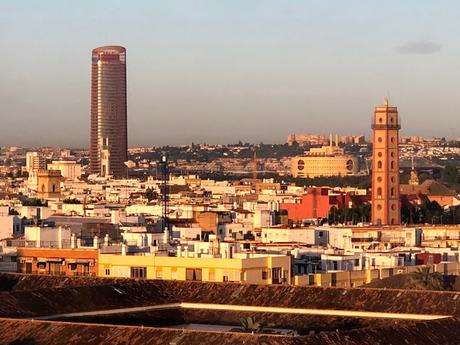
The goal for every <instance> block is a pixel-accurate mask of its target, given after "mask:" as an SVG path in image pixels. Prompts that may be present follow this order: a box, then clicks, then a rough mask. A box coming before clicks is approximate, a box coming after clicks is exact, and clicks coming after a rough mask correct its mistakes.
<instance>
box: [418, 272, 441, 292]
mask: <svg viewBox="0 0 460 345" xmlns="http://www.w3.org/2000/svg"><path fill="white" fill-rule="evenodd" d="M430 271H431V267H430V266H425V267H420V268H417V270H416V271H415V272H413V273H412V278H413V279H414V280H415V282H416V284H417V285H418V286H422V287H424V288H426V289H428V290H443V289H444V287H443V285H444V284H443V278H442V275H441V274H439V273H438V272H433V273H430Z"/></svg>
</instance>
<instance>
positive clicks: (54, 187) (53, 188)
mask: <svg viewBox="0 0 460 345" xmlns="http://www.w3.org/2000/svg"><path fill="white" fill-rule="evenodd" d="M51 189H52V191H53V193H55V192H56V185H55V184H53V187H52V188H51Z"/></svg>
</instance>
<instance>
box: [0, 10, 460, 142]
mask: <svg viewBox="0 0 460 345" xmlns="http://www.w3.org/2000/svg"><path fill="white" fill-rule="evenodd" d="M459 15H460V4H459V3H458V2H456V1H442V2H432V1H404V2H401V1H387V2H385V4H382V3H381V2H378V1H366V2H363V1H347V2H344V1H328V2H325V1H304V2H301V3H299V2H295V1H283V2H277V1H250V2H248V1H219V2H216V1H180V2H179V1H168V2H160V1H134V2H131V1H130V2H125V1H97V2H94V1H78V2H74V3H70V2H62V1H46V2H29V3H28V4H27V6H24V4H23V3H21V2H7V1H4V2H2V3H0V45H1V46H2V64H1V65H0V66H1V67H0V73H1V76H2V78H1V79H0V104H2V109H1V119H2V126H1V127H0V137H1V142H0V144H2V145H28V146H40V145H60V146H68V147H87V146H88V140H89V139H88V134H89V131H88V127H89V113H90V63H91V59H90V57H91V56H90V52H91V50H92V49H93V48H94V47H97V46H102V45H107V44H117V45H122V46H124V47H126V49H127V57H126V59H127V83H128V138H129V146H136V145H165V144H188V143H190V142H208V143H231V142H237V141H238V140H242V141H248V142H260V141H263V142H266V143H282V142H284V141H285V138H286V136H287V135H288V134H289V133H295V132H323V133H328V132H338V133H343V132H344V131H347V132H351V131H352V132H353V133H357V134H358V133H359V134H365V135H366V136H369V134H370V126H369V122H368V119H369V117H370V116H371V114H372V112H373V106H374V105H375V104H380V103H381V102H382V99H383V97H385V96H386V97H388V98H389V100H390V103H393V104H397V105H398V108H399V111H400V114H401V118H402V123H403V131H402V133H403V134H413V135H424V136H428V137H432V136H445V137H458V136H459V135H460V133H459V132H458V130H457V129H456V128H454V127H453V123H454V122H455V121H456V119H457V118H458V114H457V113H458V109H459V108H460V100H459V98H458V96H457V95H458V93H459V91H460V85H459V82H458V80H459V72H458V71H459V70H460V61H459V59H458V56H459V55H460V45H459V43H458V37H457V32H458V17H459ZM19 125H20V126H21V127H20V128H21V131H20V135H18V131H16V130H11V128H18V126H19Z"/></svg>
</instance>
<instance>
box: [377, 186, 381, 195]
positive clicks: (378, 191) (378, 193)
mask: <svg viewBox="0 0 460 345" xmlns="http://www.w3.org/2000/svg"><path fill="white" fill-rule="evenodd" d="M377 196H379V197H381V196H382V187H378V188H377Z"/></svg>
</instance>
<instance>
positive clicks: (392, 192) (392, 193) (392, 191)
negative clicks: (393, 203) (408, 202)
mask: <svg viewBox="0 0 460 345" xmlns="http://www.w3.org/2000/svg"><path fill="white" fill-rule="evenodd" d="M391 196H395V188H394V187H391Z"/></svg>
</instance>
